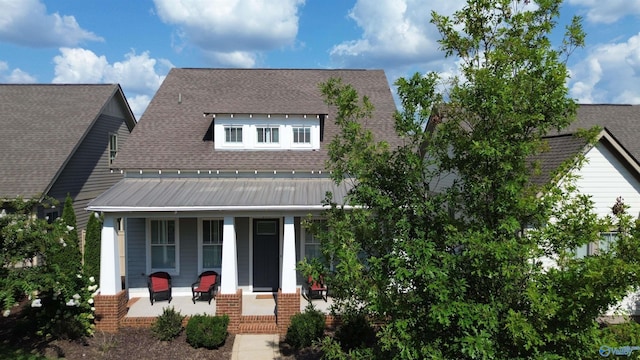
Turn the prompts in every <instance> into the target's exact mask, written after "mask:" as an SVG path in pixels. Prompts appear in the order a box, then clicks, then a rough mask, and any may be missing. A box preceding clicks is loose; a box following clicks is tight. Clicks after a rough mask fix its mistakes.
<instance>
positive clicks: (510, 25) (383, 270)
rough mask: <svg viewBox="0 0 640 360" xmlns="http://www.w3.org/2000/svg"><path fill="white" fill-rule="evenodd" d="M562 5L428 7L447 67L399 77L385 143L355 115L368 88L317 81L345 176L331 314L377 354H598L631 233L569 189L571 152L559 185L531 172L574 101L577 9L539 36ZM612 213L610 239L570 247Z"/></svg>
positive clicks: (621, 284) (634, 255) (595, 232)
mask: <svg viewBox="0 0 640 360" xmlns="http://www.w3.org/2000/svg"><path fill="white" fill-rule="evenodd" d="M560 5H561V0H541V1H538V2H537V3H536V4H533V3H529V2H528V1H513V0H469V1H468V2H467V4H466V6H464V8H462V9H461V10H459V11H457V12H456V13H455V14H454V15H453V16H452V17H446V16H442V15H439V14H435V13H434V14H432V22H433V23H434V24H435V26H436V27H437V28H438V29H439V30H440V32H441V34H442V36H443V37H442V40H441V42H440V43H441V45H442V49H443V50H444V51H445V52H446V54H447V55H448V56H455V57H457V58H459V59H460V63H461V76H460V77H458V78H455V79H453V80H450V81H446V82H445V81H442V80H440V79H439V78H438V76H437V75H435V74H428V75H426V76H420V75H417V74H416V75H415V76H413V77H412V78H409V79H400V80H398V82H397V83H396V85H397V86H398V94H399V97H400V99H401V102H402V107H403V111H402V112H401V113H398V114H397V115H396V118H395V121H396V131H397V134H398V136H400V137H401V138H402V139H403V140H404V145H402V146H400V147H398V148H391V147H390V146H389V145H388V144H386V143H376V142H375V141H374V139H373V136H372V135H371V133H370V132H368V131H367V130H365V129H363V128H362V127H361V126H360V125H359V124H360V123H361V121H359V120H361V119H362V118H365V117H367V116H369V115H370V114H371V112H372V111H375V110H374V109H373V108H372V106H371V104H370V103H369V102H368V100H367V98H366V97H365V98H362V99H360V98H359V96H358V94H357V92H356V91H355V90H354V89H353V88H352V87H351V86H349V85H345V84H342V83H341V82H340V81H339V80H335V79H334V80H331V81H329V82H327V83H325V84H323V85H322V91H323V93H324V94H325V96H326V99H327V102H328V103H329V104H331V105H334V106H336V107H337V109H338V116H337V119H336V122H337V124H338V126H339V127H340V129H341V134H340V135H339V136H338V137H337V138H336V139H335V140H334V141H333V142H332V144H331V146H330V150H329V151H330V157H331V161H330V163H329V166H330V167H331V170H333V176H334V177H335V180H336V181H352V182H353V184H354V187H353V190H352V191H351V193H350V196H349V197H348V199H347V205H351V206H350V207H349V209H348V210H345V209H344V208H343V207H342V206H339V205H338V204H332V207H331V210H329V211H328V212H327V219H328V225H329V229H331V230H330V231H329V232H327V233H326V234H325V236H324V237H323V239H322V240H323V247H322V248H323V253H324V255H326V256H327V261H331V262H332V263H333V274H334V276H332V277H331V278H330V279H329V280H330V287H331V289H332V292H333V295H334V299H335V301H336V304H337V308H338V309H339V310H340V311H342V312H343V313H346V314H353V313H361V314H365V315H367V316H369V318H370V319H373V320H376V323H377V324H379V325H380V331H379V332H378V335H379V336H378V350H377V354H378V355H380V356H383V357H389V355H390V354H391V355H392V357H395V358H405V359H422V358H443V359H452V358H457V359H458V358H459V359H462V358H485V359H496V358H505V359H507V358H508V359H517V358H545V359H548V358H576V359H577V358H590V357H597V356H598V355H597V354H598V347H599V346H600V344H601V343H602V339H600V337H599V336H600V332H599V329H598V323H597V321H596V319H597V317H598V316H599V315H600V314H602V313H604V312H605V311H606V310H607V309H608V308H609V307H610V306H612V305H615V304H616V303H617V302H618V301H619V300H621V298H622V297H623V296H624V295H625V294H626V293H627V292H628V291H629V290H631V289H632V287H633V286H634V285H637V284H638V280H637V278H636V274H638V271H640V268H639V266H638V264H639V263H640V261H639V260H640V253H639V251H638V237H637V234H638V230H637V229H636V226H635V224H634V223H633V221H631V219H630V218H629V216H628V215H626V214H625V213H624V212H616V214H612V217H610V218H607V219H598V217H597V216H596V215H594V213H593V210H592V203H591V200H590V198H589V197H588V196H585V195H582V194H579V193H577V192H576V188H575V186H573V182H572V178H571V176H570V175H569V172H567V170H568V169H570V168H571V167H572V166H579V165H580V164H581V163H582V162H583V159H580V158H577V159H573V160H572V162H571V163H568V164H566V166H564V167H562V168H560V169H557V172H558V174H559V175H564V177H563V178H562V181H561V182H558V181H552V182H549V183H547V184H545V185H543V186H537V185H534V184H535V182H532V181H531V178H532V176H535V175H536V174H538V171H539V169H538V166H537V165H539V164H536V163H535V162H532V161H531V159H532V158H533V157H534V156H535V155H537V154H539V153H540V152H542V151H544V150H545V143H544V140H543V139H542V137H543V136H544V135H545V134H547V133H548V132H549V131H551V130H554V129H562V128H564V127H566V126H567V125H569V124H570V123H571V121H572V120H573V118H574V116H575V110H576V105H575V103H574V101H573V100H571V99H570V98H569V97H568V94H567V88H566V79H567V76H568V72H567V68H566V65H565V62H564V61H565V56H567V55H568V54H569V53H570V52H571V51H572V49H573V48H574V47H575V46H580V45H581V44H582V42H583V39H584V35H583V33H582V30H581V26H580V20H579V19H578V18H576V19H574V20H573V22H572V23H571V24H570V25H569V26H568V27H567V33H566V36H565V39H564V41H563V42H562V44H560V46H559V48H554V47H553V46H552V43H551V41H550V39H549V35H550V33H551V32H552V31H553V29H554V27H555V25H556V21H557V19H558V16H559V8H560ZM443 88H444V89H445V92H439V91H438V89H443ZM443 103H446V105H442V104H443ZM584 136H585V137H586V138H587V140H591V139H590V138H589V133H585V135H584ZM576 164H577V165H576ZM611 201H612V205H613V203H614V201H615V199H612V200H611ZM331 202H332V201H331V198H329V199H328V203H331ZM619 207H620V208H622V209H623V208H624V205H620V206H619ZM614 223H615V224H616V226H617V229H618V230H619V236H618V241H617V244H616V245H615V246H613V247H612V249H611V251H609V252H606V251H602V252H600V253H599V255H598V256H590V257H585V258H582V259H578V258H575V257H574V256H573V252H572V251H573V249H575V248H576V247H579V246H582V245H584V244H587V243H590V242H595V241H598V240H599V233H600V231H603V230H606V229H609V228H610V227H611V226H613V224H614ZM543 259H551V260H552V261H549V262H547V263H550V264H552V265H551V266H545V262H544V261H542V260H543ZM327 349H330V350H331V353H333V352H334V351H335V348H332V347H327ZM367 356H371V352H367Z"/></svg>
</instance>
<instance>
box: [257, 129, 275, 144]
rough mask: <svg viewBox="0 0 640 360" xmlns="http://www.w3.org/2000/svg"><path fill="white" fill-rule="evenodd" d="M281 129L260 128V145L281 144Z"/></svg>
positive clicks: (258, 134) (258, 132)
mask: <svg viewBox="0 0 640 360" xmlns="http://www.w3.org/2000/svg"><path fill="white" fill-rule="evenodd" d="M279 132H280V128H279V127H278V126H270V125H267V126H258V127H256V133H257V136H258V138H257V139H258V143H259V144H277V143H279V142H280V136H279Z"/></svg>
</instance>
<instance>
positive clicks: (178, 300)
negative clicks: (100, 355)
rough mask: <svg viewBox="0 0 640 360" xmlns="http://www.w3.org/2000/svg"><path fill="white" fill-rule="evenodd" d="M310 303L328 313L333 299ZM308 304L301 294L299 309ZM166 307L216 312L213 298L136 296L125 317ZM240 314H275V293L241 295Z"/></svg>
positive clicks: (191, 312) (150, 313) (188, 311)
mask: <svg viewBox="0 0 640 360" xmlns="http://www.w3.org/2000/svg"><path fill="white" fill-rule="evenodd" d="M312 303H313V305H314V307H315V308H316V309H317V310H320V311H321V312H323V313H324V314H329V309H330V306H331V304H333V299H332V298H331V297H329V298H328V299H327V301H326V302H325V301H324V300H323V299H313V300H312ZM308 304H309V301H308V300H307V298H306V297H305V296H304V295H301V296H300V311H304V309H305V308H306V307H307V305H308ZM166 307H173V308H174V309H175V310H176V311H179V312H180V314H182V315H186V316H192V315H200V314H207V315H215V314H216V301H215V300H212V301H211V304H209V303H208V302H207V301H206V300H203V301H196V303H195V304H194V303H193V302H192V301H191V296H174V297H173V299H172V300H171V303H169V302H167V301H166V300H164V301H162V300H161V301H156V302H154V304H153V305H151V303H150V302H149V298H148V297H136V298H131V299H130V300H129V311H128V312H127V315H126V317H156V316H159V315H162V311H163V309H164V308H166ZM242 315H276V300H275V294H269V293H266V294H257V293H254V294H244V295H243V296H242Z"/></svg>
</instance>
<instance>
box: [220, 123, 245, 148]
mask: <svg viewBox="0 0 640 360" xmlns="http://www.w3.org/2000/svg"><path fill="white" fill-rule="evenodd" d="M228 128H236V129H242V141H227V129H228ZM222 129H223V132H224V134H223V138H222V139H223V141H224V147H230V148H233V147H238V148H243V147H244V146H245V144H244V143H245V138H246V132H247V129H246V127H245V126H244V125H240V124H224V126H223V127H222Z"/></svg>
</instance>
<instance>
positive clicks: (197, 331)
mask: <svg viewBox="0 0 640 360" xmlns="http://www.w3.org/2000/svg"><path fill="white" fill-rule="evenodd" d="M228 326H229V316H228V315H227V314H224V315H222V316H209V315H195V316H192V317H191V318H190V319H189V321H188V322H187V328H186V333H187V343H189V345H191V346H193V347H194V348H200V347H203V348H206V349H217V348H219V347H220V346H222V345H223V344H224V342H225V340H226V339H227V335H228V332H227V327H228Z"/></svg>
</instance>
